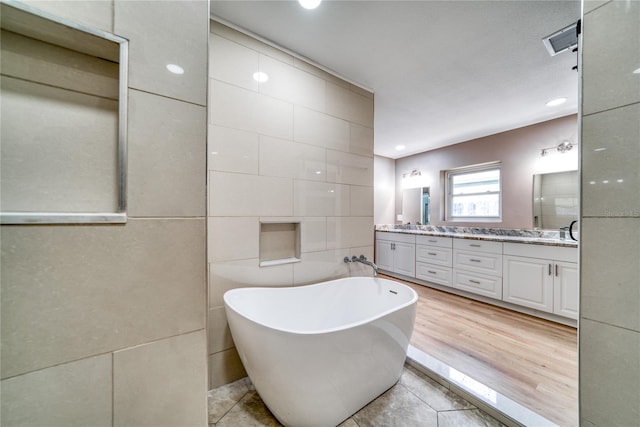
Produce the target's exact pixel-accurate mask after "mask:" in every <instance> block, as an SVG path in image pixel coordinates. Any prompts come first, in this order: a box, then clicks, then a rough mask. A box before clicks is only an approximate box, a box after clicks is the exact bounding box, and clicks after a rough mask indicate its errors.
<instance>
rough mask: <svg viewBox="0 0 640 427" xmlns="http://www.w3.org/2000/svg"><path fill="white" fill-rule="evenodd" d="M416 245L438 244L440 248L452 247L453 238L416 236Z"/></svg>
mask: <svg viewBox="0 0 640 427" xmlns="http://www.w3.org/2000/svg"><path fill="white" fill-rule="evenodd" d="M416 244H417V245H427V246H439V247H441V248H451V247H453V239H452V238H451V237H440V236H424V235H423V236H420V235H418V236H416Z"/></svg>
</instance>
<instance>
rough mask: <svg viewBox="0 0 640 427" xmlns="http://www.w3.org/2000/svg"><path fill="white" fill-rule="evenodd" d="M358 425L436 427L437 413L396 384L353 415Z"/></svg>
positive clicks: (364, 426)
mask: <svg viewBox="0 0 640 427" xmlns="http://www.w3.org/2000/svg"><path fill="white" fill-rule="evenodd" d="M353 419H354V421H355V422H356V423H358V426H360V427H379V426H385V427H437V426H438V413H437V412H436V411H434V410H433V409H432V408H431V407H430V406H429V405H427V404H426V403H424V402H423V401H422V400H420V399H418V398H417V397H416V395H415V394H413V393H411V392H410V391H409V390H408V389H407V388H406V387H404V386H402V385H396V386H394V387H392V388H390V389H389V390H387V391H386V392H385V393H384V394H383V395H382V396H380V397H378V398H377V399H376V400H374V401H373V402H371V403H369V404H368V405H367V406H365V407H364V408H362V409H361V410H360V411H359V412H358V413H356V414H355V415H354V416H353Z"/></svg>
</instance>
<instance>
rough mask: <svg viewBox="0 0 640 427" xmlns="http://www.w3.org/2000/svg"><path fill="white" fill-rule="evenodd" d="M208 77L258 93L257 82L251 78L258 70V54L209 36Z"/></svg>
mask: <svg viewBox="0 0 640 427" xmlns="http://www.w3.org/2000/svg"><path fill="white" fill-rule="evenodd" d="M209 43H210V49H212V50H213V52H215V54H213V55H210V56H209V77H212V78H214V79H217V80H220V81H223V82H226V83H230V84H232V85H236V86H240V87H243V88H245V89H250V90H253V91H256V92H257V91H258V80H257V79H255V78H254V77H253V75H254V73H256V72H258V71H259V70H260V54H259V53H258V52H256V51H255V50H252V49H249V48H247V47H245V46H242V45H241V44H238V43H235V42H232V41H230V40H227V39H225V38H224V37H220V36H219V35H216V34H210V35H209Z"/></svg>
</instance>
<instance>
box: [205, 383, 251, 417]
mask: <svg viewBox="0 0 640 427" xmlns="http://www.w3.org/2000/svg"><path fill="white" fill-rule="evenodd" d="M251 389H253V385H252V384H251V381H250V380H249V378H242V379H240V380H238V381H234V382H232V383H230V384H226V385H223V386H222V387H218V388H215V389H213V390H209V395H208V402H209V424H215V423H217V422H218V421H220V418H222V417H223V416H224V415H225V414H226V413H227V412H229V411H230V410H231V408H233V407H234V406H235V405H236V404H237V403H238V402H239V401H240V400H241V399H242V398H243V397H244V395H245V394H247V393H248V392H249V390H251Z"/></svg>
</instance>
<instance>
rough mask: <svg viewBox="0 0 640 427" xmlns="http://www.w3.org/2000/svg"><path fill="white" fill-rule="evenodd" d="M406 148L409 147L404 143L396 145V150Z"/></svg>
mask: <svg viewBox="0 0 640 427" xmlns="http://www.w3.org/2000/svg"><path fill="white" fill-rule="evenodd" d="M405 148H407V147H405V146H404V145H402V144H400V145H396V151H402V150H404V149H405Z"/></svg>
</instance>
